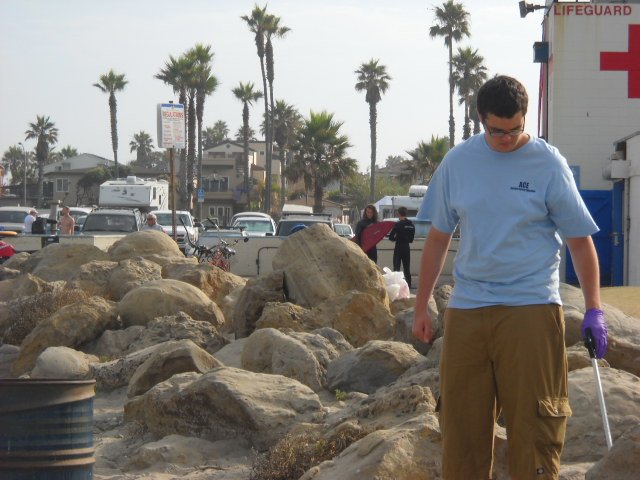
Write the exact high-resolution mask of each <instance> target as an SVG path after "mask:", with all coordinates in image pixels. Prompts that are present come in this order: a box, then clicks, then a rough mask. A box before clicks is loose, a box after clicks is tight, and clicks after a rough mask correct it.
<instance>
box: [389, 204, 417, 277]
mask: <svg viewBox="0 0 640 480" xmlns="http://www.w3.org/2000/svg"><path fill="white" fill-rule="evenodd" d="M398 217H399V218H400V220H398V221H397V222H396V224H395V225H394V227H393V229H392V230H391V233H390V234H389V240H391V241H392V242H396V246H395V248H394V249H393V271H394V272H399V271H400V262H402V267H403V270H404V278H405V280H406V281H407V284H408V285H409V288H411V249H410V247H409V244H410V243H412V242H413V237H414V236H415V234H416V227H415V226H414V225H413V222H412V221H411V220H409V219H408V218H407V207H400V208H398Z"/></svg>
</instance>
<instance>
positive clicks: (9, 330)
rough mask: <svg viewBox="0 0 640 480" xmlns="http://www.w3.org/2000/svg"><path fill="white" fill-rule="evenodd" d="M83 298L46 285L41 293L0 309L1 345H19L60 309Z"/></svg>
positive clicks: (55, 286)
mask: <svg viewBox="0 0 640 480" xmlns="http://www.w3.org/2000/svg"><path fill="white" fill-rule="evenodd" d="M86 298H87V295H85V293H84V292H83V291H82V290H71V289H63V288H61V286H60V285H56V284H51V283H49V284H45V289H44V290H43V291H41V292H40V293H37V294H35V295H31V296H28V297H20V298H17V299H15V300H12V301H11V302H8V303H6V304H5V305H2V306H0V332H3V334H2V341H3V342H6V343H10V344H12V345H20V344H21V343H22V341H23V340H24V339H25V337H26V336H27V335H28V334H29V333H30V332H31V331H32V330H33V329H34V328H35V327H36V326H37V325H38V324H39V323H40V322H42V321H43V320H44V319H46V318H47V317H49V316H50V315H52V314H54V313H55V312H57V311H58V310H59V309H61V308H62V307H64V306H66V305H69V304H73V303H76V302H82V301H85V300H86Z"/></svg>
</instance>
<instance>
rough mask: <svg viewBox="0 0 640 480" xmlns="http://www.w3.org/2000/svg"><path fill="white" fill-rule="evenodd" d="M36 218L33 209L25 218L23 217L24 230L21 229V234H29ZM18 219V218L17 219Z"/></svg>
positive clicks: (35, 211)
mask: <svg viewBox="0 0 640 480" xmlns="http://www.w3.org/2000/svg"><path fill="white" fill-rule="evenodd" d="M37 216H38V211H37V210H36V209H35V208H32V209H31V210H29V213H28V214H27V216H26V217H24V228H23V229H22V233H31V227H32V225H33V222H35V221H36V217H37ZM18 218H20V217H18Z"/></svg>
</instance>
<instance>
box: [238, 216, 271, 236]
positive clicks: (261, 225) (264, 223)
mask: <svg viewBox="0 0 640 480" xmlns="http://www.w3.org/2000/svg"><path fill="white" fill-rule="evenodd" d="M233 226H234V227H243V228H244V229H245V230H246V231H247V232H258V233H273V225H272V224H271V222H270V221H268V220H259V219H248V218H240V219H238V220H236V223H235V224H234V225H233Z"/></svg>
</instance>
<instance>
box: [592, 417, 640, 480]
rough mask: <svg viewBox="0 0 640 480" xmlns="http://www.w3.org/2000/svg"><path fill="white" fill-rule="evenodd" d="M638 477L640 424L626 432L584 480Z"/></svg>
mask: <svg viewBox="0 0 640 480" xmlns="http://www.w3.org/2000/svg"><path fill="white" fill-rule="evenodd" d="M639 475H640V423H636V425H635V426H633V427H631V428H630V429H628V430H626V431H625V432H623V433H622V435H621V436H620V437H619V438H618V439H616V442H615V443H614V444H613V447H612V448H611V450H610V451H609V452H607V454H606V455H605V456H604V457H603V458H602V459H601V460H599V461H598V462H597V463H596V464H595V465H593V467H592V468H590V469H589V471H588V472H587V474H586V475H585V480H637V479H638V476H639Z"/></svg>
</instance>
